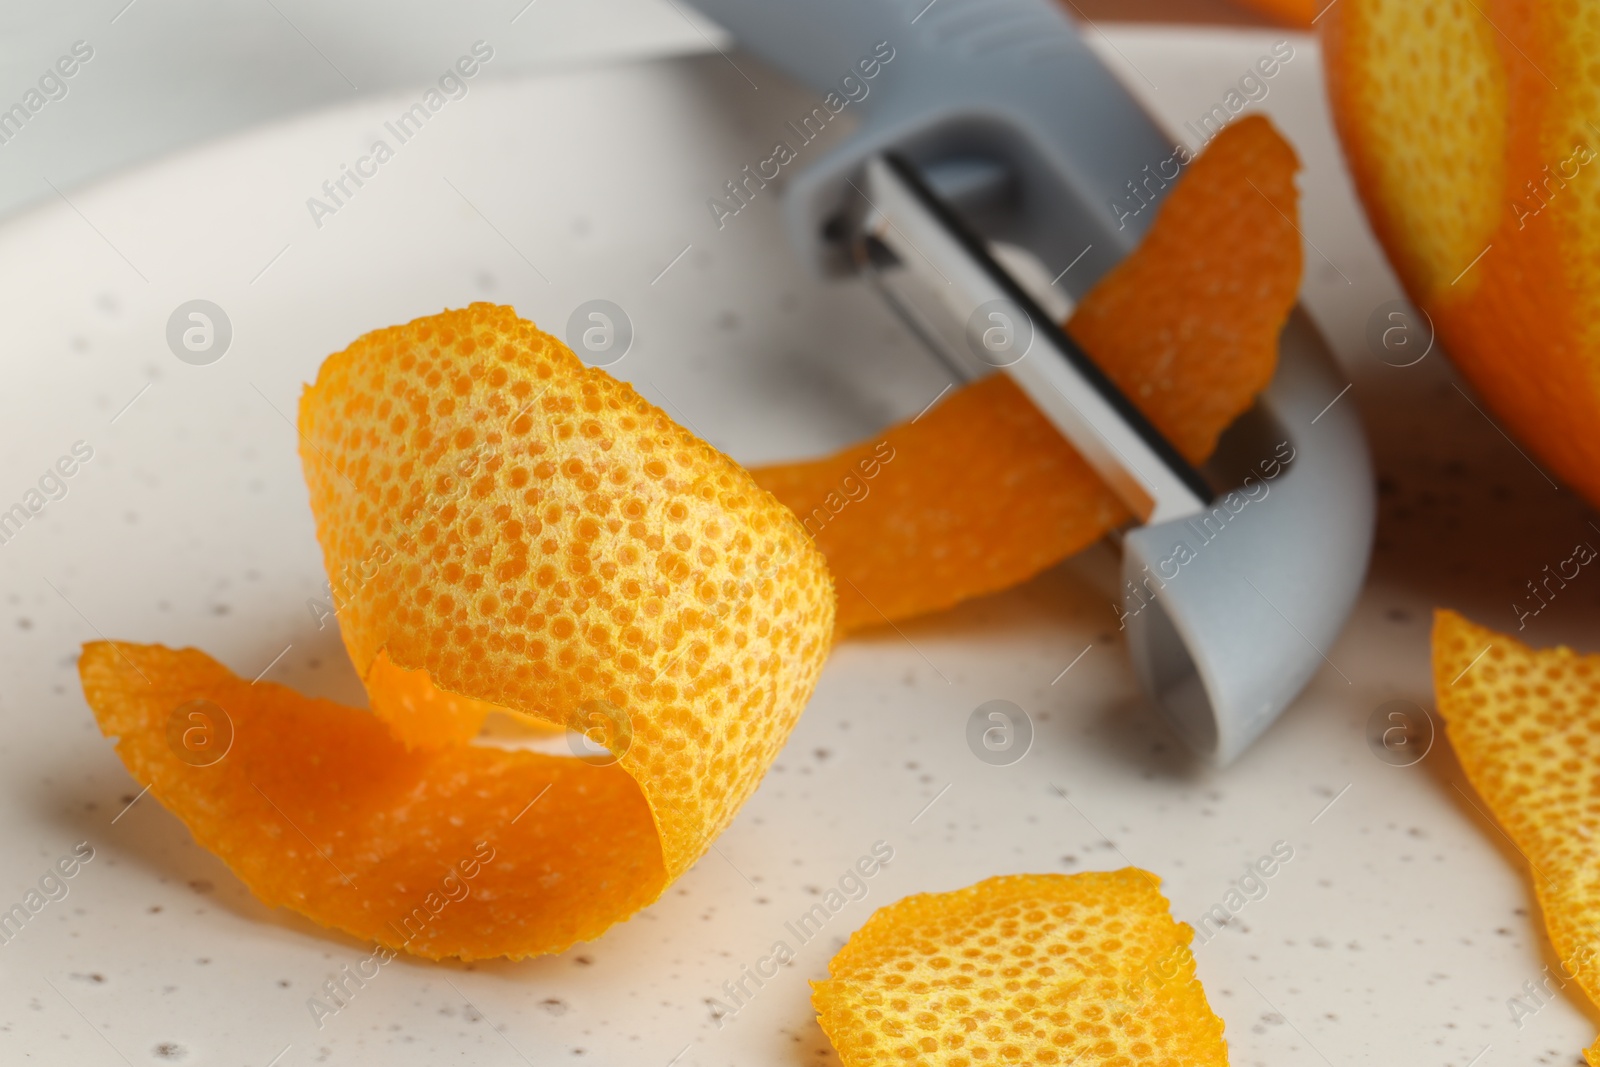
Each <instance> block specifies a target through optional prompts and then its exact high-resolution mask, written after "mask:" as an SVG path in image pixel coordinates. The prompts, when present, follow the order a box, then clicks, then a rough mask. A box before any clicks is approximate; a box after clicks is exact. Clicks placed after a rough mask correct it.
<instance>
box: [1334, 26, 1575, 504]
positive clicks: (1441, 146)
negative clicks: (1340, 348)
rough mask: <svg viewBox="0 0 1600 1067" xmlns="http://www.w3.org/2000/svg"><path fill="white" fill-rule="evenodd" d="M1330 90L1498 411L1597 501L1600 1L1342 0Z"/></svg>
mask: <svg viewBox="0 0 1600 1067" xmlns="http://www.w3.org/2000/svg"><path fill="white" fill-rule="evenodd" d="M1323 22H1324V36H1323V41H1324V50H1325V54H1326V65H1327V73H1328V89H1329V96H1330V98H1331V100H1332V104H1333V110H1334V117H1335V119H1336V121H1337V125H1338V129H1339V135H1340V139H1341V141H1342V142H1343V145H1344V150H1345V156H1346V159H1347V160H1348V161H1349V165H1350V170H1351V173H1352V175H1353V177H1354V178H1355V183H1356V188H1357V189H1358V191H1359V192H1360V194H1361V199H1362V202H1363V203H1364V204H1365V205H1366V210H1367V217H1368V218H1369V219H1370V220H1371V222H1372V227H1373V230H1374V231H1375V232H1376V233H1377V235H1378V239H1379V240H1380V241H1381V242H1382V244H1383V247H1384V249H1385V251H1386V252H1387V253H1388V256H1389V261H1390V262H1391V263H1392V264H1393V265H1394V268H1395V271H1396V272H1397V273H1398V274H1399V276H1400V279H1401V281H1402V282H1403V283H1404V284H1405V288H1406V291H1407V293H1408V294H1409V295H1410V297H1411V299H1412V301H1413V302H1414V303H1415V304H1416V305H1417V306H1418V307H1420V308H1421V309H1422V310H1424V311H1425V312H1427V314H1428V315H1429V317H1430V318H1431V319H1432V321H1433V324H1434V327H1435V329H1436V331H1437V335H1438V339H1439V341H1440V342H1441V343H1442V345H1443V347H1444V350H1445V351H1446V352H1448V353H1449V355H1450V357H1451V359H1452V360H1453V361H1454V362H1455V364H1456V366H1457V367H1458V368H1459V369H1460V370H1461V373H1462V374H1463V376H1465V377H1466V379H1467V380H1468V381H1469V382H1470V383H1471V384H1472V386H1473V387H1474V388H1475V389H1476V390H1477V392H1478V393H1479V394H1480V395H1481V396H1482V397H1483V399H1484V401H1485V402H1486V404H1487V406H1488V408H1489V410H1490V411H1491V412H1493V413H1494V415H1495V416H1496V417H1497V418H1498V419H1499V420H1500V421H1502V422H1503V423H1504V424H1505V425H1506V427H1507V429H1508V430H1509V431H1510V432H1511V433H1512V434H1514V435H1515V436H1516V437H1517V438H1518V439H1520V440H1521V441H1522V442H1523V443H1524V444H1526V445H1527V446H1528V448H1529V451H1530V452H1532V453H1533V455H1534V456H1536V457H1537V458H1538V459H1539V460H1540V461H1542V462H1543V463H1544V464H1545V465H1546V466H1548V467H1549V468H1550V469H1551V470H1552V471H1554V472H1555V473H1556V474H1557V475H1558V476H1559V477H1561V478H1562V479H1563V480H1565V481H1566V482H1567V483H1568V484H1569V485H1571V486H1572V487H1573V488H1575V489H1577V490H1578V491H1579V492H1580V493H1582V494H1583V495H1584V496H1586V497H1587V498H1588V499H1589V500H1590V502H1591V503H1600V433H1597V432H1596V430H1595V427H1596V426H1597V425H1600V332H1597V331H1600V323H1597V322H1596V314H1595V312H1596V310H1597V307H1600V155H1597V154H1596V151H1595V149H1596V147H1597V146H1600V131H1597V130H1596V128H1595V126H1594V125H1593V124H1592V122H1591V119H1590V116H1596V115H1600V107H1597V104H1600V66H1596V65H1595V63H1594V56H1595V55H1596V54H1597V50H1600V10H1597V9H1595V8H1593V7H1592V6H1588V5H1576V4H1544V3H1531V2H1528V0H1515V2H1513V0H1441V2H1437V3H1425V4H1424V3H1414V2H1407V0H1339V3H1338V4H1336V5H1335V6H1334V7H1333V8H1332V10H1331V11H1330V12H1329V13H1328V15H1327V17H1326V18H1325V19H1324V20H1323Z"/></svg>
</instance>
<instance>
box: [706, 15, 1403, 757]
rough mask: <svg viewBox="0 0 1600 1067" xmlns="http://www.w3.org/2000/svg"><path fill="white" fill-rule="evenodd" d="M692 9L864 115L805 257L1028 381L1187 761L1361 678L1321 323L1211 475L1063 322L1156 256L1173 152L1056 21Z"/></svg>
mask: <svg viewBox="0 0 1600 1067" xmlns="http://www.w3.org/2000/svg"><path fill="white" fill-rule="evenodd" d="M691 2H692V3H693V4H694V6H696V7H697V8H699V9H700V10H701V11H703V12H704V13H705V14H706V15H707V16H709V17H710V18H712V19H713V20H715V21H716V22H718V23H719V24H720V25H722V26H723V27H724V28H726V29H727V30H729V31H730V32H731V33H732V35H733V36H734V38H735V39H736V40H737V41H738V42H739V44H740V45H741V46H742V47H743V48H744V49H746V50H748V51H749V52H750V53H752V54H754V55H755V56H757V57H758V58H760V59H762V60H764V61H765V62H766V63H768V64H769V65H770V66H772V67H774V68H776V69H777V70H779V71H781V72H783V73H784V74H786V75H788V76H790V77H792V78H794V79H796V80H798V81H799V82H800V83H802V84H804V85H806V86H808V87H810V88H811V89H812V90H814V91H815V92H816V93H817V94H819V95H818V101H819V107H823V106H826V107H827V108H828V110H829V111H836V110H838V109H842V108H843V107H844V106H846V105H845V104H844V103H842V102H843V101H848V102H849V103H848V106H849V107H850V108H852V109H854V110H855V112H856V114H857V123H858V124H857V126H856V128H855V130H854V131H853V132H851V133H850V134H849V135H848V136H847V138H846V139H845V140H844V141H843V142H842V143H840V144H839V145H838V146H837V147H835V148H834V149H833V150H831V151H830V152H829V153H828V154H826V155H825V156H822V157H819V158H818V159H817V160H816V161H815V162H813V163H811V164H810V166H809V167H807V168H805V169H802V170H797V171H796V172H795V173H794V174H793V175H792V176H789V177H787V185H786V188H785V191H784V205H783V210H784V213H785V220H786V225H787V227H788V230H789V233H790V237H791V238H792V240H793V242H794V244H795V246H796V248H797V249H798V250H799V252H800V254H801V255H802V256H804V257H805V258H806V259H807V260H808V261H809V262H810V263H811V264H812V265H813V266H814V267H815V268H816V269H817V270H819V271H821V272H823V273H825V274H828V275H835V276H842V277H856V276H859V277H865V278H867V279H868V280H870V281H871V283H872V284H874V285H875V286H876V287H877V288H878V289H879V290H880V291H881V292H882V293H883V295H884V296H885V298H886V299H887V300H888V301H889V303H890V305H891V307H893V308H894V309H895V311H896V313H897V314H899V315H900V317H901V318H902V319H903V320H904V321H905V322H906V324H907V326H908V327H909V328H910V329H911V330H912V331H913V332H914V333H915V334H916V335H917V336H918V337H920V338H921V339H922V340H923V341H924V342H925V343H927V345H928V347H929V348H931V349H932V350H933V351H934V352H935V354H936V355H938V356H939V358H940V359H941V360H943V361H944V362H945V363H946V365H947V366H948V367H949V368H950V369H951V371H952V373H954V374H956V375H959V376H960V377H961V378H962V379H965V380H970V379H972V378H975V377H977V376H979V375H981V374H985V373H995V372H996V371H998V372H1000V373H1006V374H1009V375H1011V376H1012V378H1013V379H1014V380H1015V381H1016V382H1017V384H1018V385H1019V386H1020V387H1021V388H1022V389H1023V390H1024V391H1025V392H1026V393H1027V394H1028V396H1029V398H1030V399H1031V400H1032V401H1033V402H1034V403H1035V405H1037V406H1038V408H1039V409H1040V411H1041V412H1043V413H1044V415H1045V416H1046V417H1047V418H1048V419H1049V420H1050V421H1051V422H1052V423H1053V424H1054V425H1055V426H1056V427H1057V428H1058V429H1059V430H1060V431H1061V433H1062V434H1064V435H1065V436H1066V437H1067V439H1068V440H1069V441H1071V443H1072V444H1073V446H1074V447H1075V448H1076V449H1077V450H1078V451H1079V452H1080V453H1081V454H1082V455H1083V456H1084V458H1085V459H1086V460H1088V461H1089V462H1090V464H1091V465H1092V466H1094V468H1095V469H1096V471H1097V472H1098V473H1099V474H1100V475H1101V477H1102V478H1104V480H1105V481H1106V482H1107V484H1108V485H1110V486H1111V487H1112V488H1113V490H1115V491H1116V493H1117V494H1118V495H1119V497H1121V499H1122V500H1123V501H1124V503H1126V504H1127V506H1128V507H1129V508H1130V510H1132V512H1133V513H1134V514H1135V515H1136V516H1137V517H1138V519H1139V520H1140V523H1141V525H1138V526H1135V527H1132V528H1130V529H1128V530H1127V531H1126V532H1125V533H1124V534H1123V535H1122V537H1121V547H1122V578H1123V583H1122V590H1121V595H1120V597H1119V603H1118V604H1116V605H1114V606H1113V607H1114V610H1115V611H1116V613H1117V617H1118V618H1119V620H1120V621H1121V624H1122V625H1123V627H1124V628H1125V629H1126V631H1127V639H1128V648H1129V652H1130V655H1131V657H1132V660H1133V665H1134V669H1135V672H1136V674H1137V676H1138V678H1139V681H1140V683H1141V685H1142V687H1143V688H1144V690H1145V691H1146V692H1147V693H1148V694H1149V695H1150V697H1151V698H1152V699H1153V701H1154V703H1155V704H1156V705H1157V706H1158V707H1159V708H1160V710H1161V711H1162V713H1163V714H1164V717H1165V718H1166V719H1167V721H1168V722H1169V723H1170V724H1171V726H1172V727H1173V729H1174V731H1175V732H1176V733H1177V734H1178V735H1179V736H1180V737H1181V738H1182V739H1183V741H1184V742H1185V743H1186V744H1187V745H1188V746H1189V747H1190V748H1191V749H1192V750H1193V751H1194V752H1196V753H1197V754H1199V755H1200V756H1202V757H1204V758H1205V759H1208V760H1210V761H1212V762H1214V763H1216V764H1219V765H1220V764H1227V763H1229V762H1231V761H1232V760H1233V759H1235V758H1236V757H1237V756H1239V754H1240V753H1242V752H1243V751H1244V750H1245V749H1246V748H1247V747H1248V746H1249V745H1250V744H1251V742H1253V741H1254V740H1255V739H1256V738H1257V737H1259V736H1260V735H1261V733H1262V731H1263V730H1265V729H1266V728H1267V726H1268V725H1270V724H1271V723H1272V722H1273V720H1274V719H1276V718H1277V716H1278V715H1279V714H1281V713H1282V712H1283V710H1284V709H1285V708H1286V707H1287V706H1288V705H1289V703H1290V702H1291V701H1292V700H1293V699H1294V698H1295V697H1296V696H1297V695H1298V694H1299V692H1300V691H1301V690H1302V689H1303V688H1304V687H1305V685H1306V683H1307V682H1308V681H1309V680H1310V678H1311V676H1312V675H1313V674H1314V673H1315V672H1316V671H1317V670H1318V669H1320V668H1321V667H1323V666H1324V665H1326V666H1328V667H1329V668H1330V669H1332V670H1333V671H1335V672H1336V673H1338V674H1339V675H1340V676H1341V677H1343V678H1344V681H1345V682H1346V683H1348V682H1349V678H1348V677H1344V676H1343V672H1341V671H1339V669H1338V667H1337V666H1336V665H1334V664H1333V663H1332V661H1331V660H1328V658H1327V655H1326V652H1327V649H1328V648H1329V647H1330V646H1331V645H1332V643H1333V641H1334V640H1335V638H1336V637H1337V636H1338V634H1339V631H1340V629H1341V628H1342V626H1343V625H1344V622H1345V619H1346V618H1347V617H1348V615H1349V613H1350V610H1351V607H1352V606H1353V604H1354V602H1355V599H1356V596H1357V594H1358V592H1359V590H1360V586H1361V582H1362V579H1363V577H1364V575H1365V573H1366V567H1367V561H1368V557H1369V555H1370V552H1371V546H1372V531H1373V520H1374V494H1373V484H1372V472H1371V465H1370V462H1369V459H1368V455H1367V448H1366V443H1365V440H1364V439H1363V436H1362V432H1361V426H1360V422H1359V418H1358V416H1357V413H1356V411H1355V408H1354V406H1353V405H1352V404H1349V403H1345V404H1340V403H1338V402H1337V401H1338V399H1339V398H1340V397H1341V396H1342V395H1343V391H1344V390H1345V389H1346V388H1347V381H1346V379H1344V378H1343V377H1342V376H1341V375H1340V373H1339V371H1338V369H1337V366H1336V364H1335V363H1334V361H1333V358H1332V356H1331V354H1330V353H1329V351H1328V349H1327V346H1326V344H1325V342H1324V341H1323V339H1322V338H1321V336H1320V335H1319V334H1318V332H1317V330H1316V328H1315V326H1314V325H1313V324H1312V322H1311V320H1310V318H1309V316H1307V314H1306V313H1305V311H1304V309H1303V308H1300V307H1296V308H1295V309H1294V311H1293V312H1292V314H1291V316H1290V318H1289V320H1288V323H1287V324H1286V326H1285V327H1284V330H1283V332H1282V334H1281V336H1280V340H1279V360H1278V366H1277V370H1276V373H1275V375H1274V377H1273V379H1272V381H1271V383H1270V384H1269V385H1268V387H1267V389H1266V391H1265V392H1264V393H1263V394H1262V395H1261V396H1260V397H1259V398H1258V400H1257V402H1256V404H1255V406H1254V407H1253V408H1252V409H1251V410H1250V411H1248V412H1246V413H1245V415H1243V416H1242V417H1241V418H1240V419H1239V420H1238V421H1237V422H1236V423H1235V424H1234V425H1233V426H1232V427H1231V428H1230V429H1229V430H1228V431H1227V433H1225V434H1224V436H1223V438H1222V441H1221V443H1220V444H1219V447H1218V450H1217V453H1216V455H1215V456H1213V458H1212V459H1211V460H1210V461H1209V462H1208V463H1207V464H1206V465H1205V467H1204V469H1203V470H1199V469H1195V468H1194V467H1192V466H1191V465H1189V464H1188V463H1187V462H1185V461H1184V459H1183V458H1182V457H1181V456H1180V455H1179V454H1178V452H1177V451H1176V449H1174V448H1173V447H1172V445H1171V444H1170V443H1169V442H1167V441H1166V440H1165V439H1164V438H1163V437H1162V435H1161V434H1160V433H1159V432H1158V431H1157V430H1156V429H1155V428H1154V427H1153V426H1152V425H1151V424H1150V423H1149V422H1148V420H1146V419H1145V418H1144V417H1143V416H1142V415H1141V414H1140V413H1139V411H1138V409H1137V408H1136V407H1135V406H1134V405H1133V404H1132V403H1130V402H1129V401H1128V399H1127V398H1126V397H1125V396H1124V395H1123V394H1122V393H1121V392H1120V391H1119V390H1118V389H1117V388H1116V386H1115V385H1114V384H1113V383H1112V382H1111V381H1110V380H1109V379H1108V378H1107V377H1106V376H1105V375H1104V374H1103V373H1102V372H1101V371H1100V370H1099V369H1098V368H1097V367H1096V366H1095V365H1094V362H1093V361H1092V360H1091V359H1090V358H1089V357H1088V356H1087V355H1086V354H1085V353H1084V352H1083V351H1082V349H1080V348H1079V347H1078V346H1077V345H1076V344H1075V343H1074V342H1073V341H1072V340H1071V338H1070V337H1068V336H1067V335H1066V334H1065V333H1064V332H1063V331H1062V330H1061V328H1060V327H1059V326H1058V325H1057V324H1058V323H1059V322H1061V321H1062V320H1063V318H1064V309H1063V308H1062V307H1061V304H1062V303H1065V302H1069V301H1070V300H1075V299H1078V298H1081V297H1082V296H1083V295H1084V294H1085V293H1087V292H1088V291H1089V289H1090V288H1092V287H1093V285H1094V284H1095V282H1096V281H1098V280H1099V279H1100V278H1101V277H1102V276H1103V275H1104V274H1105V273H1106V271H1107V270H1109V269H1110V268H1111V267H1112V266H1113V265H1115V264H1116V263H1117V262H1118V261H1119V260H1120V259H1121V258H1122V257H1123V256H1125V255H1126V254H1127V253H1128V252H1130V251H1131V250H1132V249H1133V248H1134V247H1135V246H1136V245H1137V244H1138V242H1139V240H1140V238H1141V237H1142V236H1143V235H1144V232H1145V231H1146V229H1147V228H1148V227H1149V224H1150V221H1151V219H1152V218H1153V216H1154V215H1155V211H1154V208H1155V206H1156V205H1157V204H1159V202H1160V200H1161V197H1162V193H1163V192H1164V190H1165V189H1166V188H1168V187H1169V185H1170V179H1171V178H1173V177H1175V176H1176V170H1175V169H1173V170H1168V169H1167V168H1168V167H1170V166H1171V165H1172V161H1173V160H1174V158H1175V152H1177V151H1178V148H1179V146H1175V145H1174V143H1173V141H1172V140H1171V139H1170V138H1169V137H1168V136H1167V135H1165V134H1164V133H1163V132H1162V131H1161V129H1160V128H1159V127H1158V126H1157V125H1156V124H1155V122H1154V121H1153V120H1152V119H1151V118H1150V117H1149V116H1148V115H1147V114H1146V113H1145V112H1144V111H1143V109H1142V108H1141V107H1140V106H1139V104H1138V103H1137V102H1136V101H1135V100H1134V99H1133V97H1132V96H1131V95H1130V94H1129V93H1128V91H1127V90H1126V89H1125V88H1123V86H1122V85H1121V83H1119V82H1118V81H1117V79H1116V78H1115V76H1113V74H1112V73H1111V72H1110V70H1108V69H1107V68H1106V66H1105V65H1104V64H1103V63H1102V62H1101V61H1100V59H1099V58H1098V57H1097V56H1096V55H1095V54H1094V53H1093V52H1092V51H1090V49H1089V48H1088V47H1087V46H1086V45H1085V43H1084V41H1083V40H1082V38H1081V37H1080V36H1079V33H1078V31H1077V29H1076V27H1075V25H1074V23H1073V22H1072V21H1071V20H1070V19H1069V18H1068V17H1067V16H1066V14H1065V13H1064V12H1063V10H1062V9H1060V8H1059V7H1058V6H1057V5H1056V3H1054V2H1053V0H931V2H930V0H807V2H806V3H804V4H798V3H794V2H792V0H691ZM885 56H888V57H890V58H889V59H888V60H887V61H885V59H884V57H885ZM1182 152H1185V153H1186V152H1187V149H1183V150H1182ZM1183 158H1185V159H1186V158H1187V157H1186V155H1184V156H1183ZM1052 278H1053V280H1052ZM1047 305H1054V306H1047ZM1175 561H1179V562H1175Z"/></svg>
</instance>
